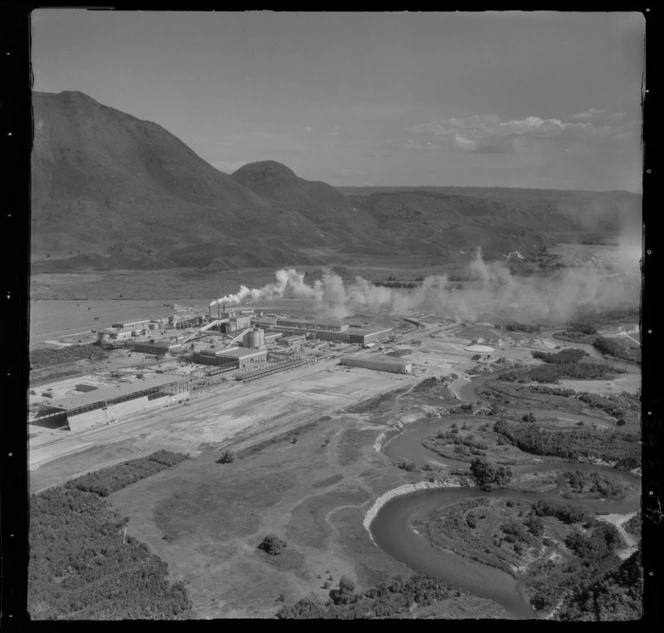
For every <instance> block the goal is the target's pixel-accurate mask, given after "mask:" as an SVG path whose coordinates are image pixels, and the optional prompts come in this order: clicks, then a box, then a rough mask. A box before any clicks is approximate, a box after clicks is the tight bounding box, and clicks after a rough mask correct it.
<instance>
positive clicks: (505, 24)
mask: <svg viewBox="0 0 664 633" xmlns="http://www.w3.org/2000/svg"><path fill="white" fill-rule="evenodd" d="M644 32H645V20H644V18H643V16H642V15H641V14H639V13H563V12H560V13H556V12H529V13H520V12H484V13H444V12H440V13H322V12H321V13H273V12H246V13H241V12H237V13H232V12H209V13H207V12H186V13H176V12H122V11H86V10H81V9H39V10H36V11H35V12H33V14H32V67H33V75H34V89H35V90H39V91H44V92H60V91H62V90H78V91H81V92H83V93H85V94H87V95H89V96H90V97H92V98H93V99H96V100H97V101H99V102H100V103H102V104H104V105H106V106H110V107H113V108H116V109H118V110H121V111H123V112H126V113H128V114H131V115H133V116H136V117H138V118H140V119H146V120H150V121H154V122H155V123H158V124H160V125H161V126H163V127H164V128H166V129H167V130H168V131H169V132H171V133H173V134H174V135H175V136H177V137H178V138H180V139H181V140H182V141H183V142H184V143H186V144H187V145H188V146H189V147H191V148H192V149H193V150H194V151H195V152H196V153H197V154H198V155H199V156H201V157H202V158H204V159H205V160H206V161H208V162H210V163H211V164H212V165H214V166H215V167H217V168H218V169H220V170H221V171H224V172H226V173H231V172H233V171H235V170H236V169H238V168H239V167H241V166H242V165H244V164H246V163H249V162H253V161H260V160H276V161H279V162H281V163H283V164H285V165H287V166H288V167H290V168H291V169H293V170H294V171H295V172H296V173H297V174H298V175H299V176H301V177H303V178H306V179H308V180H323V181H325V182H328V183H330V184H332V185H336V186H342V185H346V186H351V185H383V186H385V185H399V186H418V185H439V186H479V187H490V186H491V187H495V186H502V187H526V188H547V189H588V190H615V189H624V190H628V191H635V192H640V191H641V178H642V155H641V154H642V148H641V97H642V90H643V76H644V75H643V73H644Z"/></svg>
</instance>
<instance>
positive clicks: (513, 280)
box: [211, 245, 640, 322]
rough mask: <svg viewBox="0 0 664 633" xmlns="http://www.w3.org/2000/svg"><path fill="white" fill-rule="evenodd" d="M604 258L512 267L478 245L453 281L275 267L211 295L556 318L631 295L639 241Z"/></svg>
mask: <svg viewBox="0 0 664 633" xmlns="http://www.w3.org/2000/svg"><path fill="white" fill-rule="evenodd" d="M619 253H620V256H619V257H616V258H611V261H610V262H609V263H607V262H597V261H595V262H591V263H588V264H586V265H577V266H576V267H574V268H564V269H561V270H557V271H555V272H554V273H549V274H533V275H531V276H529V277H521V276H516V275H513V274H512V273H511V272H510V269H509V268H508V266H507V265H506V264H504V263H503V262H500V261H497V262H491V263H487V262H485V261H484V259H483V258H482V254H481V251H480V250H479V249H478V250H477V252H476V254H475V256H474V258H473V260H472V261H471V263H470V264H469V268H468V273H469V276H470V278H471V281H470V282H468V283H466V284H464V285H463V287H462V288H458V287H457V284H456V283H452V282H450V281H449V279H448V277H447V275H432V276H429V277H427V278H426V279H424V281H423V282H422V284H421V285H420V286H418V287H416V288H388V287H384V286H376V285H374V284H373V283H372V282H370V281H367V280H366V279H364V278H362V277H359V276H357V277H355V279H354V281H353V282H351V283H349V284H345V283H344V281H343V279H342V278H341V277H339V275H337V274H335V273H333V272H330V271H328V272H325V273H324V274H323V276H322V279H320V280H317V281H315V282H314V283H313V284H307V283H305V281H304V275H303V274H302V273H299V272H297V271H296V270H295V269H293V268H289V269H286V270H279V271H277V272H276V278H277V281H276V283H272V284H268V285H266V286H264V287H263V288H252V289H250V288H247V287H246V286H241V287H240V291H239V292H238V293H236V294H231V295H227V296H225V297H221V298H220V299H217V300H216V301H213V302H212V304H211V305H215V304H217V303H226V304H237V303H241V302H243V301H269V300H274V299H281V298H293V299H314V301H315V304H316V307H317V308H318V309H319V310H321V311H325V312H326V313H327V314H328V315H330V316H333V317H335V318H343V317H346V316H349V315H352V314H355V313H357V312H362V311H367V310H369V311H371V310H389V311H392V312H396V313H405V312H409V311H414V310H427V311H431V312H435V313H438V314H440V315H441V316H445V317H449V318H457V319H461V320H474V319H476V318H477V317H478V316H479V315H480V314H482V313H487V312H492V313H494V314H498V315H504V316H510V317H511V318H516V319H518V320H520V321H522V322H560V321H564V320H567V319H570V318H572V317H574V315H575V314H576V313H577V312H578V310H579V309H589V308H591V309H592V308H594V309H598V310H601V309H607V308H611V307H619V306H621V305H624V304H625V303H626V302H634V301H638V292H639V283H638V257H640V249H638V248H637V247H636V246H635V245H630V249H629V250H628V251H627V250H626V249H620V251H619Z"/></svg>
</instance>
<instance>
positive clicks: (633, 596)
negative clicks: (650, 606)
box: [557, 551, 643, 622]
mask: <svg viewBox="0 0 664 633" xmlns="http://www.w3.org/2000/svg"><path fill="white" fill-rule="evenodd" d="M642 617H643V567H642V565H641V552H640V551H638V552H635V553H634V554H632V556H630V557H629V558H628V559H626V560H625V561H623V562H622V563H621V564H620V565H619V566H618V567H617V569H611V570H609V571H607V572H605V573H603V574H602V575H601V576H600V577H599V578H598V577H597V576H596V575H594V576H591V577H590V578H588V579H583V580H582V581H581V582H579V583H578V584H577V585H576V586H575V587H573V588H572V590H571V591H570V592H569V593H568V598H567V600H566V601H565V602H564V603H563V605H562V608H561V609H560V611H559V613H558V615H557V618H558V619H559V620H563V621H579V620H595V621H600V622H602V621H626V620H628V621H635V620H640V619H641V618H642Z"/></svg>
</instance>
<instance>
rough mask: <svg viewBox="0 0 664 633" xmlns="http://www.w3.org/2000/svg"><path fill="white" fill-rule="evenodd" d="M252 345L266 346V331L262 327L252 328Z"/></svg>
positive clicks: (254, 346) (255, 347)
mask: <svg viewBox="0 0 664 633" xmlns="http://www.w3.org/2000/svg"><path fill="white" fill-rule="evenodd" d="M250 334H251V347H253V348H254V349H260V348H261V347H265V332H264V331H263V330H261V329H256V330H251V332H250Z"/></svg>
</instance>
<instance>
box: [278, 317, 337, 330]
mask: <svg viewBox="0 0 664 633" xmlns="http://www.w3.org/2000/svg"><path fill="white" fill-rule="evenodd" d="M279 323H296V324H297V325H298V326H302V327H307V326H309V327H311V328H313V327H316V326H317V325H318V326H323V327H342V326H343V325H344V324H343V323H341V322H340V321H307V320H305V319H278V320H277V325H278V324H279Z"/></svg>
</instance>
